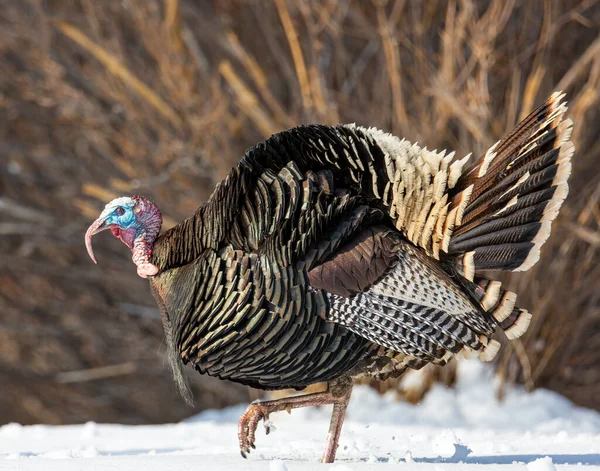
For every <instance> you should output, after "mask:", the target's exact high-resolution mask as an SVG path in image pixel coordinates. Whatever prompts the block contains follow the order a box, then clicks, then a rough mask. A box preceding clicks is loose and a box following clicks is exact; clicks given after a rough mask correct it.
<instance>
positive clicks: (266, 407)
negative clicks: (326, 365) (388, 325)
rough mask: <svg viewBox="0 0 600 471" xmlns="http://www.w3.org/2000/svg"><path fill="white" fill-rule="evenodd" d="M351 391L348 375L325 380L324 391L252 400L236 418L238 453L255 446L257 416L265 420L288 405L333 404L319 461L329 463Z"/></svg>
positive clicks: (337, 439) (288, 408)
mask: <svg viewBox="0 0 600 471" xmlns="http://www.w3.org/2000/svg"><path fill="white" fill-rule="evenodd" d="M351 394H352V380H351V379H350V378H339V379H336V380H335V381H332V382H330V383H328V385H327V391H324V392H320V393H313V394H305V395H303V396H293V397H284V398H281V399H276V400H273V401H260V400H259V401H254V402H253V403H252V404H250V405H249V406H248V408H247V409H246V412H244V414H243V415H242V417H241V418H240V420H239V422H238V439H239V442H240V452H241V454H242V456H243V457H244V458H246V453H250V448H256V447H255V446H254V441H255V437H256V428H257V426H258V423H259V422H260V421H261V420H265V421H266V420H268V418H269V415H270V414H271V413H273V412H279V411H283V410H287V411H288V412H291V410H292V409H298V408H300V407H309V406H325V405H329V404H333V412H332V414H331V422H330V424H329V432H328V434H327V442H326V447H325V454H324V455H323V460H322V461H323V463H333V461H334V460H335V452H336V451H337V447H338V441H339V438H340V434H341V432H342V425H343V424H344V417H345V416H346V409H347V407H348V402H349V401H350V396H351ZM265 431H266V433H267V434H269V432H270V429H269V426H268V425H265Z"/></svg>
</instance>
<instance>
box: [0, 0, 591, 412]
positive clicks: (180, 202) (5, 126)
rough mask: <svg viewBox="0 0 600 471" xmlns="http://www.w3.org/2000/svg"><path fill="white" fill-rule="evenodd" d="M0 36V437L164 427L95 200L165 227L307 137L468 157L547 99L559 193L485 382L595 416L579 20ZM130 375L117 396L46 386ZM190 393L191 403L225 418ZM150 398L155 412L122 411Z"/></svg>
mask: <svg viewBox="0 0 600 471" xmlns="http://www.w3.org/2000/svg"><path fill="white" fill-rule="evenodd" d="M0 30H1V31H2V35H0V64H1V65H2V71H3V72H2V74H0V155H2V166H0V172H1V177H0V188H1V193H2V196H1V197H0V198H1V199H0V202H1V203H2V204H0V215H1V216H0V217H1V221H0V247H1V250H2V253H3V256H2V257H1V259H0V300H1V302H2V321H0V374H2V376H3V377H5V378H6V381H8V384H9V385H10V386H9V388H10V391H12V392H11V394H12V396H10V397H13V398H17V397H19V395H22V394H26V395H27V397H29V398H30V400H31V401H30V402H31V404H34V405H35V407H34V406H31V407H30V408H29V409H27V411H25V409H24V408H21V410H19V407H17V405H16V404H17V401H16V399H15V402H14V403H11V402H10V400H7V399H3V401H2V407H1V408H0V418H1V419H2V421H4V420H19V421H24V422H28V421H38V420H46V421H55V422H57V421H73V420H89V419H92V418H95V417H94V414H95V413H96V414H98V416H100V418H102V417H101V416H102V414H104V420H130V421H153V420H157V421H158V420H175V419H176V418H178V417H180V416H181V414H183V413H184V410H183V409H181V408H180V407H179V405H178V404H179V402H178V400H177V398H176V396H175V394H174V391H173V394H171V392H172V391H171V390H169V389H168V386H169V384H168V379H167V373H166V371H165V368H164V365H163V364H162V363H161V361H160V359H159V355H157V348H158V342H159V339H160V338H161V332H160V324H159V321H158V320H156V319H152V318H147V317H144V316H142V317H140V316H139V315H138V314H136V313H139V312H146V311H144V309H145V307H146V306H147V307H151V306H153V303H152V300H151V299H150V297H149V296H148V290H147V287H146V285H145V284H144V283H143V282H142V281H141V280H138V279H137V277H136V276H135V274H134V269H133V266H132V265H131V264H130V262H129V255H128V254H127V250H126V248H125V247H119V246H116V244H114V242H113V241H112V240H110V241H109V240H108V237H107V238H105V239H102V238H99V240H98V241H97V243H98V247H97V255H98V257H99V259H100V262H101V265H100V266H98V267H94V266H92V265H91V264H90V262H89V260H87V257H86V255H85V249H84V247H83V244H82V234H83V233H84V231H85V228H86V227H87V224H88V223H89V221H90V218H92V217H94V216H95V215H96V214H97V213H98V211H99V210H100V209H101V208H102V205H103V203H104V202H105V201H106V200H107V199H109V198H111V197H112V195H115V194H123V193H131V192H135V193H142V194H145V195H149V196H152V197H154V198H155V199H156V200H157V201H158V202H159V204H160V206H161V208H162V209H163V212H164V213H165V214H166V215H167V218H168V219H167V225H172V224H174V223H175V221H178V220H181V219H182V218H184V217H186V216H187V215H189V214H190V213H191V212H192V211H194V209H195V208H196V207H197V206H198V204H199V203H201V202H202V201H204V200H206V198H207V197H208V195H209V194H210V192H211V191H212V188H213V187H214V185H215V184H216V183H217V182H218V181H219V180H220V178H222V177H223V176H224V175H225V174H226V172H227V171H228V169H229V168H230V167H231V166H232V165H233V164H234V163H235V162H236V161H237V160H238V158H239V157H240V156H241V155H242V153H243V151H244V149H245V148H246V147H248V146H250V145H252V144H254V143H255V142H257V141H259V140H261V139H263V138H265V137H267V136H268V135H269V134H271V133H273V132H276V131H278V130H281V129H284V128H286V127H290V126H293V125H296V124H300V123H308V122H323V123H331V124H334V123H337V122H357V123H359V124H363V125H371V126H378V127H380V128H382V129H385V130H387V131H391V132H394V133H396V134H398V135H401V136H404V137H406V138H408V139H410V140H412V141H419V142H420V143H422V144H424V145H427V146H428V147H429V148H442V147H444V148H451V149H454V150H456V151H457V154H458V155H465V154H467V153H468V152H473V153H474V155H478V154H481V153H482V152H484V151H485V149H486V148H487V147H488V146H489V145H491V144H492V143H494V142H495V141H496V140H497V139H498V138H499V137H501V136H502V134H504V133H505V132H506V131H508V130H509V129H511V128H512V127H513V126H514V124H515V123H516V122H517V120H518V119H519V118H520V117H522V116H524V115H525V114H526V113H527V112H529V111H530V110H531V109H532V108H533V107H534V106H535V105H536V104H537V103H539V102H541V101H542V100H544V99H545V97H547V96H548V95H549V94H550V93H551V92H552V91H553V90H555V89H558V88H560V89H564V91H565V92H566V93H567V97H568V99H569V102H570V103H569V104H570V110H569V114H570V116H571V117H572V118H573V119H574V121H575V130H574V134H573V138H574V141H575V145H576V148H577V152H576V156H575V162H574V174H573V178H572V190H571V195H570V196H569V198H568V200H567V202H566V205H565V207H564V210H563V211H562V213H561V215H560V217H559V219H558V220H557V222H556V223H555V225H554V227H553V236H552V237H551V239H550V240H549V242H548V243H547V245H546V247H545V249H544V250H543V252H542V259H541V261H540V263H538V265H537V266H536V267H535V269H534V270H532V271H531V272H529V273H526V274H519V275H515V276H514V277H507V280H508V282H509V283H510V286H511V287H512V288H513V289H514V290H516V291H517V292H518V293H519V295H520V304H521V305H523V306H525V307H527V308H528V309H530V310H531V311H532V312H534V313H535V316H534V322H533V324H532V327H531V329H530V332H529V334H528V335H527V336H526V337H525V338H524V339H523V340H522V341H520V342H519V343H513V344H511V345H509V346H507V347H506V348H504V349H503V351H502V353H501V355H500V358H499V361H498V371H499V372H500V374H501V375H502V377H503V378H504V379H505V380H506V381H508V382H513V381H519V382H523V383H525V384H527V385H528V386H529V387H536V386H544V387H550V388H553V389H556V390H558V391H560V392H563V393H564V394H566V395H567V396H568V397H571V398H572V399H574V400H575V401H577V402H579V403H581V404H585V405H589V406H593V407H597V408H600V402H598V401H599V400H600V394H598V386H597V385H598V384H600V367H599V365H600V357H599V353H598V352H600V348H599V347H600V308H599V304H600V303H599V297H600V263H598V262H599V260H598V259H599V244H598V239H599V233H600V210H599V209H598V208H599V203H600V170H599V163H598V162H599V160H598V156H599V154H600V144H599V143H598V139H597V136H598V135H599V134H600V112H599V107H598V100H599V98H600V93H599V92H598V90H600V54H599V51H600V5H599V4H598V2H597V1H593V0H583V1H570V0H548V1H541V0H540V1H532V2H525V1H517V0H513V1H508V2H507V1H504V0H488V1H483V2H479V1H475V0H460V1H459V0H451V1H449V2H447V3H445V2H439V3H437V2H415V1H410V0H406V1H402V0H398V1H384V0H373V1H372V2H369V1H358V0H354V1H350V0H344V1H334V0H324V1H316V0H311V1H307V2H300V1H298V2H294V1H291V0H273V2H271V1H264V2H263V1H257V0H255V1H241V0H229V1H220V0H219V1H217V0H213V1H209V0H198V1H191V0H185V1H184V0H181V1H178V0H165V1H159V0H148V1H133V0H128V1H124V2H121V1H106V2H92V1H91V0H74V1H71V2H62V1H58V0H54V1H52V0H47V1H45V2H39V1H36V0H23V1H21V2H12V1H10V0H0ZM35 214H43V215H44V216H43V217H41V218H37V217H35V216H31V215H35ZM120 303H127V304H126V305H129V306H131V305H134V306H139V308H136V309H133V310H130V311H128V312H124V310H123V309H124V308H123V306H124V305H123V304H120ZM129 362H134V363H135V364H136V365H139V367H136V369H135V370H134V369H131V371H132V372H131V373H128V375H127V376H126V378H129V380H128V381H124V380H123V377H121V376H119V377H116V378H113V379H103V380H96V381H89V382H86V383H85V385H81V386H80V387H81V388H84V389H73V387H75V386H73V385H72V384H70V383H69V384H62V383H61V384H57V383H56V382H55V380H53V379H52V378H55V377H56V374H59V373H64V372H68V371H71V370H72V371H86V370H88V369H89V370H91V371H95V370H94V369H95V368H102V367H110V366H111V365H121V364H129ZM157 366H160V369H158V370H157V369H155V368H156V367H157ZM117 370H118V371H121V370H119V368H117ZM101 371H105V370H101ZM108 371H111V370H110V368H109V370H108ZM151 371H152V372H153V373H150V372H151ZM127 372H129V370H127ZM31 381H35V384H39V385H40V386H39V387H35V388H31V387H29V384H32V383H31ZM125 383H126V384H125ZM3 384H4V383H3ZM141 384H144V385H146V386H148V385H152V387H151V388H150V387H144V388H141V389H143V392H140V385H141ZM164 384H166V385H167V386H159V385H164ZM195 384H196V387H197V390H198V391H201V390H203V389H202V388H203V385H206V384H209V383H208V382H207V380H206V379H205V378H203V379H202V380H199V379H196V383H195ZM210 384H211V385H212V384H214V383H210ZM219 384H220V383H219ZM161 387H162V389H161V392H160V394H158V395H155V396H152V397H151V395H149V392H148V391H150V390H152V388H157V389H160V388H161ZM219 387H221V386H219ZM64 388H67V389H64ZM69 388H70V389H69ZM211 388H214V386H211ZM211 390H212V391H213V392H211ZM225 390H227V391H234V389H233V388H232V386H229V385H227V388H226V389H225ZM47 391H48V392H47ZM132 391H135V393H134V394H132ZM206 391H207V392H206V393H205V394H204V395H203V394H202V393H200V402H201V405H222V404H224V403H225V402H227V401H220V399H218V398H217V396H219V395H221V396H222V395H223V391H224V390H223V389H220V390H219V393H217V394H214V389H206ZM236 391H238V392H237V393H236V394H238V396H235V395H230V396H229V399H230V400H238V399H239V398H240V396H239V390H236ZM4 397H5V398H6V397H7V396H4ZM59 397H62V398H65V406H64V407H63V408H62V409H61V408H59V407H57V403H59V402H60V401H58V399H57V398H59ZM115 397H119V398H120V399H119V400H120V401H121V402H120V403H119V404H121V406H122V407H121V408H119V407H113V408H112V409H110V411H112V412H110V414H113V415H110V414H108V416H107V415H106V410H107V408H106V402H107V401H113V400H114V398H115ZM211 398H212V401H213V402H212V403H211V402H210V401H211ZM153 400H154V401H157V400H160V403H161V404H163V410H162V411H161V412H156V413H153V414H149V413H147V412H143V411H144V410H145V409H144V408H146V410H147V409H148V407H150V410H152V405H151V404H152V401H153ZM99 401H100V403H101V405H98V403H99ZM214 401H216V402H214ZM219 401H220V402H219ZM132 404H133V406H132ZM149 404H150V406H149ZM167 405H168V407H167ZM125 409H126V410H132V411H133V412H131V414H130V415H129V416H128V417H126V418H120V417H119V414H121V415H122V414H123V413H122V410H125ZM154 409H156V408H154ZM74 410H75V411H77V412H73V411H74Z"/></svg>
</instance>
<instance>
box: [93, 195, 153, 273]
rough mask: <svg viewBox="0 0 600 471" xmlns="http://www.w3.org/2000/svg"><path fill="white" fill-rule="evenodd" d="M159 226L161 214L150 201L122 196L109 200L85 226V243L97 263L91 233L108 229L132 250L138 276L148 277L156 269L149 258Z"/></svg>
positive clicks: (137, 197) (138, 197)
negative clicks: (91, 221)
mask: <svg viewBox="0 0 600 471" xmlns="http://www.w3.org/2000/svg"><path fill="white" fill-rule="evenodd" d="M161 226H162V215H161V214H160V210H159V209H158V207H157V206H156V205H155V204H154V203H153V202H152V201H150V200H148V199H146V198H143V197H141V196H131V197H129V196H122V197H120V198H116V199H114V200H112V201H111V202H110V203H108V204H107V205H106V207H105V208H104V210H103V211H102V213H101V214H100V217H99V218H98V219H96V220H95V221H94V223H93V224H92V225H91V226H90V227H89V228H88V230H87V232H86V233H85V246H86V247H87V251H88V254H89V255H90V257H91V259H92V260H93V261H94V263H97V262H96V257H95V256H94V251H93V250H92V236H93V235H94V234H97V233H98V232H101V231H104V230H106V229H110V230H111V232H112V233H113V235H114V236H115V237H117V238H118V239H120V240H121V241H122V242H123V243H124V244H125V245H126V246H127V247H129V248H130V249H131V253H132V259H133V262H134V263H135V264H136V266H137V273H138V275H139V276H141V277H142V278H147V277H148V276H153V275H156V274H157V273H158V271H159V269H158V267H156V266H155V265H153V264H152V263H150V258H151V256H152V248H153V246H154V241H155V240H156V238H157V237H158V233H159V232H160V227H161Z"/></svg>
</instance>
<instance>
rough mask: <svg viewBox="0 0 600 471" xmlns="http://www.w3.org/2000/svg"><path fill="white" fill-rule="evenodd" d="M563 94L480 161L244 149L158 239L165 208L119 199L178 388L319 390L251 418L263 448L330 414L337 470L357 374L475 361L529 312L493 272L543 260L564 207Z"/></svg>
mask: <svg viewBox="0 0 600 471" xmlns="http://www.w3.org/2000/svg"><path fill="white" fill-rule="evenodd" d="M563 96H564V95H562V94H560V93H554V94H553V95H552V96H551V97H550V98H549V99H548V100H547V101H546V102H545V103H544V104H543V105H542V106H540V107H539V108H538V109H536V110H535V111H534V112H533V113H532V114H531V115H530V116H528V117H527V118H526V119H525V120H523V122H521V123H520V124H519V125H518V126H517V127H516V129H515V130H513V131H512V132H511V133H510V134H508V135H507V136H506V137H505V138H504V139H502V140H500V141H499V142H497V143H496V144H495V145H494V146H492V147H491V148H490V149H489V150H488V151H487V152H486V153H485V155H483V157H481V158H480V159H479V160H477V161H476V162H475V163H473V164H472V165H470V166H468V167H467V168H466V169H465V170H463V167H464V166H465V164H466V162H467V159H468V157H466V158H464V159H462V160H454V158H453V157H454V154H453V153H450V154H446V152H444V151H443V152H437V151H429V150H427V149H424V148H421V147H419V146H417V145H416V144H411V143H410V142H408V141H406V140H400V139H398V138H396V137H394V136H392V135H390V134H386V133H384V132H382V131H379V130H377V129H374V128H368V129H367V128H363V127H360V126H356V125H339V126H335V127H332V126H319V125H312V126H300V127H296V128H293V129H289V130H287V131H284V132H281V133H279V134H276V135H274V136H272V137H271V138H269V139H268V140H266V141H265V142H263V143H260V144H258V145H256V146H255V147H252V148H250V149H249V150H248V151H247V152H246V154H245V155H244V157H243V158H242V160H241V161H240V162H239V164H238V165H237V166H236V167H235V168H233V169H232V170H231V171H230V173H229V175H228V176H227V178H226V179H225V180H224V181H223V182H221V183H220V184H219V185H218V186H217V188H216V189H215V191H214V193H213V194H212V196H211V197H210V199H209V201H208V202H207V203H206V204H205V205H203V206H201V207H200V208H199V209H198V210H197V212H196V213H195V214H194V215H193V216H191V217H190V218H188V219H186V220H185V221H183V222H181V223H180V224H178V225H177V226H175V227H173V228H172V229H170V230H168V231H166V232H164V233H163V234H161V235H160V236H159V231H160V226H161V223H162V218H161V215H160V211H159V210H158V208H157V207H156V205H155V204H154V203H152V202H150V201H149V200H147V199H145V198H142V197H139V196H133V197H123V198H118V199H115V200H114V201H111V202H110V203H108V205H107V206H106V208H105V209H104V211H103V212H102V214H101V215H100V217H99V218H98V219H97V220H96V221H95V222H94V223H93V224H92V225H91V226H90V228H89V229H88V231H87V233H86V236H85V240H86V246H87V248H88V251H89V254H90V256H91V257H92V259H93V260H94V261H95V259H94V255H93V252H92V246H91V237H92V235H94V234H96V233H97V232H99V231H101V230H104V229H108V228H110V229H111V230H112V232H113V234H114V235H115V236H116V237H118V238H120V239H121V240H122V241H123V242H124V243H125V244H126V245H127V246H128V247H130V248H131V250H132V252H133V261H134V262H135V264H136V265H137V271H138V274H139V275H140V276H142V277H148V278H149V282H150V287H151V289H152V292H153V294H154V297H155V298H156V302H157V303H158V305H159V307H160V310H161V313H162V318H163V323H164V328H165V332H166V338H167V343H168V348H169V352H170V363H171V367H172V369H173V373H174V377H175V379H176V381H177V383H178V385H179V387H180V390H181V391H182V393H183V395H184V397H186V398H188V399H189V397H190V393H189V389H188V387H187V385H186V384H185V381H184V380H183V376H182V371H181V368H182V364H187V363H191V364H192V365H193V366H194V368H195V369H196V370H198V371H199V372H200V373H206V374H209V375H213V376H217V377H219V378H221V379H228V380H230V381H236V382H238V383H242V384H246V385H249V386H252V387H255V388H260V389H271V390H272V389H284V388H295V389H298V390H300V389H303V388H305V387H306V386H308V385H311V384H313V383H317V382H327V383H328V389H327V391H325V392H321V393H314V394H308V395H304V396H296V397H291V398H283V399H279V400H274V401H262V402H261V401H258V402H255V403H253V404H251V405H250V406H249V407H248V409H247V410H246V412H245V414H244V415H243V416H242V418H241V419H240V422H239V428H238V435H239V442H240V449H241V452H242V455H243V456H244V457H245V456H246V453H248V452H249V451H250V448H251V447H252V448H254V441H255V430H256V427H257V424H258V423H259V421H260V420H265V421H266V419H267V418H268V417H269V414H270V413H272V412H275V411H281V410H290V409H293V408H298V407H305V406H311V405H323V404H333V413H332V418H331V425H330V430H329V434H328V437H327V447H326V450H325V455H324V457H323V461H324V462H332V461H333V460H334V459H335V452H336V448H337V443H338V439H339V436H340V431H341V428H342V423H343V420H344V415H345V411H346V407H347V405H348V401H349V399H350V394H351V391H352V380H353V378H356V377H360V376H363V375H369V376H372V377H375V378H378V379H381V380H383V379H386V378H389V377H397V376H399V375H400V374H402V372H404V371H405V370H406V369H407V368H415V369H418V368H421V367H422V366H423V365H425V364H428V363H434V364H439V365H442V364H444V363H445V362H447V361H448V360H449V359H450V358H451V357H452V356H453V355H458V354H459V353H461V352H463V353H465V352H466V353H469V352H476V353H477V354H478V355H479V358H481V359H482V360H491V359H492V358H493V357H494V355H495V354H496V353H497V351H498V348H499V343H498V342H497V341H496V340H493V339H492V336H494V334H495V333H496V332H497V331H498V330H501V331H504V334H505V335H506V337H508V338H509V339H514V338H516V337H519V336H520V335H522V334H523V333H524V332H525V330H526V329H527V326H528V324H529V321H530V318H531V315H530V314H529V313H528V312H527V311H526V310H524V309H519V308H518V307H516V306H515V298H516V296H515V294H513V293H511V292H509V291H506V290H504V289H503V288H502V287H501V284H500V282H498V281H492V280H488V279H487V278H485V277H484V276H482V275H481V274H480V273H481V271H482V270H506V271H523V270H527V269H528V268H530V267H531V266H532V265H534V264H535V263H536V261H537V260H538V258H539V256H540V248H541V246H542V244H543V243H544V242H545V240H546V239H547V237H548V235H549V233H550V224H551V222H552V220H554V218H555V217H556V215H557V213H558V210H559V208H560V206H561V204H562V202H563V200H564V199H565V197H566V196H567V192H568V187H567V179H568V177H569V174H570V171H571V163H570V159H571V156H572V154H573V151H574V147H573V144H572V143H571V142H570V141H569V138H570V134H571V128H572V122H571V121H570V120H563V116H564V113H565V112H566V105H565V104H564V103H561V99H562V98H563Z"/></svg>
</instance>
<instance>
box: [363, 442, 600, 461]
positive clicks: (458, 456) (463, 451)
mask: <svg viewBox="0 0 600 471" xmlns="http://www.w3.org/2000/svg"><path fill="white" fill-rule="evenodd" d="M454 447H455V451H454V455H452V456H451V457H449V458H444V457H441V456H438V457H436V458H412V461H414V462H415V463H465V464H512V463H515V462H516V463H529V462H531V461H535V460H537V459H539V458H545V457H546V456H547V457H549V458H550V459H552V462H553V463H554V464H571V465H576V464H579V463H581V464H582V465H587V466H591V465H599V464H600V454H599V453H585V454H572V455H570V454H564V453H563V454H522V455H517V454H515V455H491V456H477V455H471V453H472V451H471V449H470V448H469V447H467V446H465V445H461V444H457V443H455V444H454ZM366 460H367V459H366V458H365V459H363V460H362V461H366ZM377 461H379V462H381V463H386V462H388V461H389V459H388V458H379V459H378V460H377Z"/></svg>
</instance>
